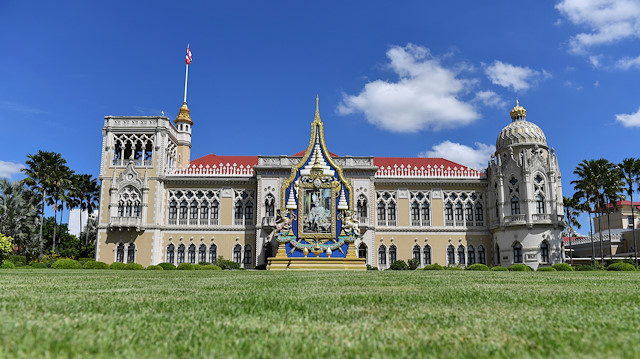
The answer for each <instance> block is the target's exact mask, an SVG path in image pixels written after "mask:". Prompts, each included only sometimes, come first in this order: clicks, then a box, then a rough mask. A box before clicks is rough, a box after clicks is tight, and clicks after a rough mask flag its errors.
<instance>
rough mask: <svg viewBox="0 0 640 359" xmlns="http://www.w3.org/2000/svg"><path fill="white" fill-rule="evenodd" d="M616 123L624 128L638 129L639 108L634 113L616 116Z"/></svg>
mask: <svg viewBox="0 0 640 359" xmlns="http://www.w3.org/2000/svg"><path fill="white" fill-rule="evenodd" d="M616 121H618V122H621V123H622V126H624V127H640V108H638V111H636V112H635V113H630V114H624V113H622V114H619V115H616Z"/></svg>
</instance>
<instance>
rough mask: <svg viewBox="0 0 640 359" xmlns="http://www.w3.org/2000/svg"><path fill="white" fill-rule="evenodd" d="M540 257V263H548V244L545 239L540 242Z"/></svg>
mask: <svg viewBox="0 0 640 359" xmlns="http://www.w3.org/2000/svg"><path fill="white" fill-rule="evenodd" d="M540 257H541V260H542V263H549V244H548V243H547V241H542V243H541V244H540Z"/></svg>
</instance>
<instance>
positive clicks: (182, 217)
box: [178, 201, 188, 225]
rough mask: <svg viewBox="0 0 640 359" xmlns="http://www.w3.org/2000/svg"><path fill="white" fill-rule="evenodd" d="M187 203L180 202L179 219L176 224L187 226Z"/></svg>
mask: <svg viewBox="0 0 640 359" xmlns="http://www.w3.org/2000/svg"><path fill="white" fill-rule="evenodd" d="M187 211H188V208H187V201H182V202H181V203H180V213H179V218H178V223H179V224H183V225H184V224H187Z"/></svg>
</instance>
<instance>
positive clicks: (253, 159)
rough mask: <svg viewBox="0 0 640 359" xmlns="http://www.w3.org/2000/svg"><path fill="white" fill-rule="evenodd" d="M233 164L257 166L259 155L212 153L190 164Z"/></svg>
mask: <svg viewBox="0 0 640 359" xmlns="http://www.w3.org/2000/svg"><path fill="white" fill-rule="evenodd" d="M227 163H228V164H230V165H233V164H234V163H235V164H236V165H238V166H241V165H242V166H245V167H246V166H247V165H249V166H255V165H257V164H258V156H218V155H214V154H213V153H210V154H208V155H206V156H202V157H200V158H196V159H195V160H192V161H191V164H190V166H200V165H202V166H206V165H209V166H213V165H216V166H219V165H220V164H223V165H226V164H227Z"/></svg>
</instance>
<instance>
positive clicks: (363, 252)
mask: <svg viewBox="0 0 640 359" xmlns="http://www.w3.org/2000/svg"><path fill="white" fill-rule="evenodd" d="M358 258H364V259H367V245H366V244H364V242H362V243H360V245H359V246H358Z"/></svg>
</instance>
